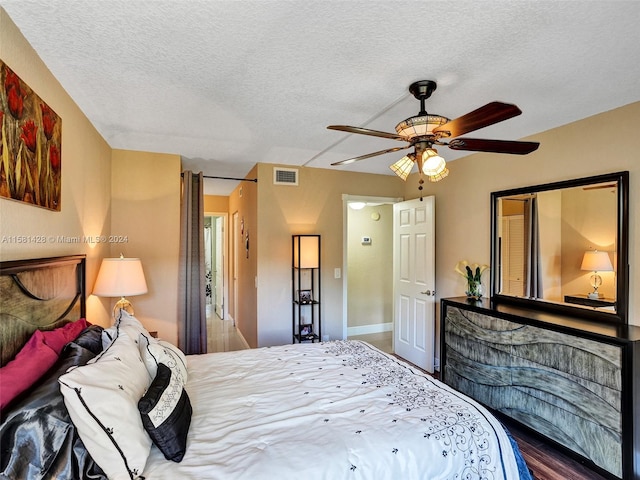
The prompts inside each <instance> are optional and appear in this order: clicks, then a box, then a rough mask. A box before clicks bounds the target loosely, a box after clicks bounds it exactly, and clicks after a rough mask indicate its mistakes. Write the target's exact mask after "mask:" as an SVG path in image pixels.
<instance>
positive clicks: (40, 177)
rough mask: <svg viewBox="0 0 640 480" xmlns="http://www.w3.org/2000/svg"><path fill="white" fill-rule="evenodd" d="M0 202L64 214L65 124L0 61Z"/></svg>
mask: <svg viewBox="0 0 640 480" xmlns="http://www.w3.org/2000/svg"><path fill="white" fill-rule="evenodd" d="M0 107H1V108H0V197H5V198H8V199H11V200H17V201H21V202H25V203H30V204H33V205H37V206H40V207H44V208H48V209H50V210H55V211H60V204H61V202H60V194H61V184H62V182H61V174H62V167H61V165H62V153H61V152H62V148H61V144H62V120H61V119H60V117H59V116H58V115H57V114H56V113H55V112H54V111H53V109H51V107H49V105H47V104H46V103H45V102H44V101H43V100H42V99H41V98H40V97H39V96H38V95H36V93H35V92H34V91H33V90H31V88H30V87H29V86H28V85H27V84H26V83H24V81H22V79H21V78H20V77H19V76H18V75H17V74H16V73H15V72H14V71H13V70H12V69H11V68H9V67H8V66H7V65H6V64H5V63H4V62H3V61H2V60H0Z"/></svg>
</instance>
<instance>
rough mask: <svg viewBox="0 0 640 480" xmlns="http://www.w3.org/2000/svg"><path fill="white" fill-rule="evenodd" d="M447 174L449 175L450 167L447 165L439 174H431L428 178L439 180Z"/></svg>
mask: <svg viewBox="0 0 640 480" xmlns="http://www.w3.org/2000/svg"><path fill="white" fill-rule="evenodd" d="M447 175H449V169H448V168H447V167H445V168H444V170H442V171H441V172H440V173H439V174H437V175H429V176H428V177H427V180H429V181H430V182H439V181H440V180H442V179H443V178H445V177H446V176H447Z"/></svg>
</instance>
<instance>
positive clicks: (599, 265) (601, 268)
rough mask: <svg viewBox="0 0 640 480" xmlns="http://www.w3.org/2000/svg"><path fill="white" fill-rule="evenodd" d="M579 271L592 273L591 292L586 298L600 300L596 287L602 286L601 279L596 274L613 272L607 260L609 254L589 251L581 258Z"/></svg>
mask: <svg viewBox="0 0 640 480" xmlns="http://www.w3.org/2000/svg"><path fill="white" fill-rule="evenodd" d="M580 269H581V270H588V271H591V272H593V275H591V286H592V287H593V292H591V293H589V295H588V297H589V298H592V299H598V298H600V296H601V295H600V292H598V287H599V286H600V285H602V277H601V276H600V275H598V272H612V271H613V265H612V264H611V260H610V259H609V254H608V253H607V252H599V251H598V250H589V251H587V252H585V253H584V257H582V265H581V266H580Z"/></svg>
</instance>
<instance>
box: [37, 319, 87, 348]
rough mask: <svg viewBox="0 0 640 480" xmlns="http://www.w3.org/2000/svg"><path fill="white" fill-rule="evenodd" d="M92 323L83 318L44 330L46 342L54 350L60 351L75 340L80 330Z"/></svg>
mask: <svg viewBox="0 0 640 480" xmlns="http://www.w3.org/2000/svg"><path fill="white" fill-rule="evenodd" d="M89 325H90V323H89V322H87V320H86V319H84V318H81V319H80V320H78V321H77V322H69V323H65V324H64V325H63V326H62V327H60V328H56V329H55V330H50V331H46V332H42V333H43V334H44V343H46V344H47V345H49V346H50V347H51V348H52V349H53V351H54V352H56V353H58V354H59V353H60V352H61V351H62V348H63V347H64V346H65V345H66V344H67V343H69V342H72V341H73V340H75V339H76V338H77V337H78V335H80V332H82V331H83V330H84V329H85V328H87V327H88V326H89Z"/></svg>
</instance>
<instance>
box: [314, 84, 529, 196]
mask: <svg viewBox="0 0 640 480" xmlns="http://www.w3.org/2000/svg"><path fill="white" fill-rule="evenodd" d="M436 86H437V85H436V82H434V81H433V80H420V81H417V82H414V83H412V84H411V85H410V86H409V92H411V94H412V95H413V96H414V97H416V98H417V99H418V100H420V112H418V114H417V115H416V116H413V117H409V118H407V119H406V120H403V121H402V122H400V123H398V125H396V133H387V132H381V131H378V130H370V129H368V128H362V127H350V126H348V125H329V126H328V127H327V128H328V129H330V130H340V131H342V132H348V133H359V134H362V135H371V136H373V137H382V138H390V139H391V140H399V141H401V142H406V143H407V145H404V146H402V147H393V148H388V149H386V150H381V151H379V152H373V153H367V154H366V155H360V156H359V157H354V158H349V159H347V160H342V161H339V162H335V163H332V164H331V165H346V164H349V163H353V162H357V161H359V160H365V159H367V158H371V157H375V156H378V155H383V154H385V153H391V152H397V151H399V150H405V149H408V148H413V149H414V150H413V152H412V153H409V154H408V155H405V156H404V157H402V158H401V159H400V160H398V161H397V162H396V163H394V164H393V165H391V166H390V167H389V168H391V170H393V172H394V173H395V174H396V175H398V176H399V177H400V178H402V179H403V180H406V179H407V177H408V176H409V174H410V173H411V170H412V169H413V166H414V164H417V165H418V171H419V173H420V174H421V177H422V174H424V175H426V176H427V178H428V179H429V180H430V181H432V182H437V181H438V180H442V179H443V178H444V177H446V176H447V175H448V174H449V169H448V168H447V167H446V162H445V161H444V159H443V158H442V157H441V156H440V155H438V151H437V150H436V149H435V148H433V147H434V145H437V146H446V147H449V148H451V149H452V150H470V151H476V152H493V153H511V154H516V155H526V154H527V153H531V152H533V151H534V150H536V149H537V148H538V146H539V145H540V144H539V143H538V142H519V141H506V140H485V139H480V138H458V137H459V136H460V135H464V134H465V133H468V132H472V131H474V130H478V129H480V128H483V127H487V126H489V125H493V124H494V123H498V122H502V121H504V120H508V119H509V118H512V117H515V116H517V115H520V114H521V113H522V111H521V110H520V109H519V108H518V107H517V106H515V105H511V104H508V103H502V102H491V103H488V104H486V105H485V106H483V107H480V108H478V109H477V110H474V111H472V112H469V113H467V114H466V115H462V116H461V117H458V118H455V119H453V120H450V119H448V118H447V117H443V116H440V115H431V114H428V113H427V111H426V110H425V106H424V104H425V100H426V99H428V98H429V97H430V96H431V94H432V93H433V92H434V90H435V89H436ZM447 139H450V140H447ZM419 183H420V186H419V187H418V188H419V189H420V190H422V184H423V183H424V180H423V179H422V178H420V181H419Z"/></svg>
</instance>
